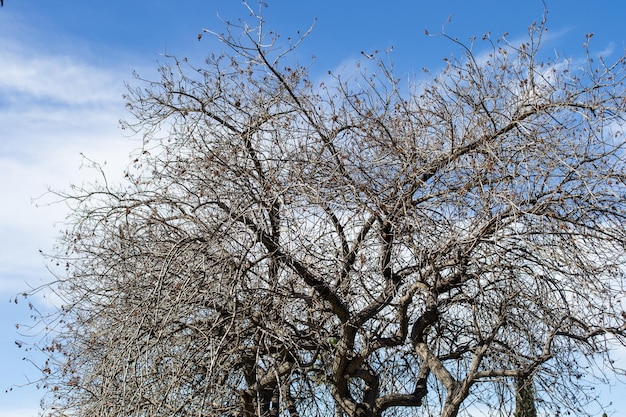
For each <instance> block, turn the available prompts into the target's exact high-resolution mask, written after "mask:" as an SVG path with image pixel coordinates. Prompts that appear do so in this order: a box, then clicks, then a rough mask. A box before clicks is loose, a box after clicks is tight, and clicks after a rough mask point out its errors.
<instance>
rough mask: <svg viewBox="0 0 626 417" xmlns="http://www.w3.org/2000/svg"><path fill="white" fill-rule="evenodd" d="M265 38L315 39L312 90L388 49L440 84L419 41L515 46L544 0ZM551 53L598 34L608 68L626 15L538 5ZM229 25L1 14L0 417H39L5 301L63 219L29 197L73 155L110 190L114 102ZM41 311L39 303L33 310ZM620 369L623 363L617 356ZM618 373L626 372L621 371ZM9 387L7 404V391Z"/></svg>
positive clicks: (158, 0)
mask: <svg viewBox="0 0 626 417" xmlns="http://www.w3.org/2000/svg"><path fill="white" fill-rule="evenodd" d="M266 2H267V3H268V5H269V7H268V8H267V9H266V11H265V12H264V14H265V17H266V19H267V21H268V23H267V25H268V27H271V28H273V29H275V30H276V31H277V32H279V33H281V34H283V36H284V37H287V36H293V35H294V34H295V33H296V31H297V30H306V29H307V28H308V27H309V26H310V25H311V23H312V22H313V20H314V19H315V18H317V22H316V26H315V29H314V31H313V33H312V34H311V36H310V37H309V38H308V39H307V41H306V42H305V43H304V44H303V45H302V48H301V49H300V50H299V52H298V57H299V59H300V60H301V62H302V63H304V64H309V63H310V62H311V57H312V56H313V55H315V57H316V59H315V62H314V64H313V65H312V66H311V72H312V73H313V77H316V76H318V77H322V76H323V74H325V73H326V72H327V71H328V70H336V69H339V68H342V67H343V66H346V65H350V64H351V63H354V62H355V60H358V59H359V57H360V51H366V52H367V51H373V50H375V49H380V50H384V49H387V48H388V47H390V46H393V47H394V52H393V59H394V61H395V63H396V68H397V71H398V75H399V76H406V75H408V74H411V73H413V72H415V73H420V72H421V69H422V67H426V68H429V69H430V70H431V71H437V70H438V69H439V68H441V66H442V58H443V57H445V56H449V55H450V54H454V53H455V54H457V55H458V54H460V51H459V50H458V49H455V47H454V45H452V44H451V43H450V42H447V41H445V40H444V39H442V38H437V37H428V36H425V34H424V30H425V29H428V30H429V32H431V33H436V32H439V31H440V30H441V27H442V25H443V24H444V23H445V22H446V20H447V19H448V17H449V16H450V15H452V16H453V17H452V21H451V22H450V23H448V24H447V25H446V29H445V30H446V32H447V33H449V34H450V35H452V36H455V37H458V38H459V39H461V40H466V39H469V37H470V36H472V35H477V36H478V37H480V36H481V35H483V34H484V33H486V32H491V33H492V34H493V35H494V37H498V36H500V35H501V34H502V33H504V32H509V33H510V36H509V37H510V38H519V37H522V36H523V35H524V34H525V32H526V28H527V27H528V25H529V24H530V23H532V22H533V21H534V20H539V19H541V17H542V12H543V4H542V2H541V1H540V0H527V1H508V2H507V1H502V0H497V1H496V0H475V1H462V0H438V1H428V2H421V1H415V0H412V1H409V0H402V1H386V2H378V1H371V0H359V1H353V0H346V1H342V0H333V1H329V0H316V1H299V0H266ZM546 3H547V6H548V10H549V13H548V27H549V28H550V33H551V34H552V36H551V37H550V40H549V43H548V45H547V47H548V48H547V51H553V50H554V51H558V52H559V54H561V56H568V57H581V56H582V53H583V51H582V49H581V44H582V43H583V41H584V40H585V34H586V33H590V32H593V33H594V34H595V36H594V38H593V42H592V47H593V49H594V51H597V52H603V53H604V55H605V56H607V58H609V59H610V58H611V57H613V58H615V57H617V56H618V55H620V54H621V53H623V51H624V48H625V46H626V29H625V28H624V19H625V18H626V2H622V1H618V0H612V1H609V0H595V1H593V2H590V1H582V0H567V1H565V0H562V1H556V0H546ZM218 15H219V16H221V17H222V18H223V19H225V20H235V19H237V18H238V17H242V16H243V17H246V16H247V12H246V9H245V8H244V7H243V6H242V5H241V3H240V1H238V0H221V1H218V0H204V1H200V0H180V1H178V2H173V1H163V0H150V1H147V0H109V1H106V2H92V1H82V2H79V1H69V0H55V1H50V0H29V1H26V0H5V6H4V7H3V8H2V9H0V192H1V195H2V196H3V197H2V200H3V204H2V205H0V245H1V247H0V301H1V302H0V358H2V359H1V361H2V365H3V366H2V371H1V372H0V388H1V391H0V417H16V416H20V417H29V416H35V415H37V410H38V403H39V397H40V396H41V395H42V392H41V391H37V390H36V389H35V388H34V387H32V386H27V387H24V388H19V387H18V386H19V385H24V384H26V383H27V382H28V380H29V379H34V378H36V376H37V372H36V371H35V370H34V368H33V367H32V366H31V365H29V364H28V363H27V362H25V361H23V360H22V357H23V356H24V354H25V353H24V352H23V351H21V350H19V349H18V348H17V346H16V344H15V341H16V340H18V341H22V340H24V341H28V338H26V337H24V336H22V335H20V334H18V332H17V330H16V327H15V324H16V323H28V321H29V314H30V312H29V310H28V307H27V305H26V304H25V303H20V304H18V305H15V304H14V303H12V302H9V300H10V299H13V298H14V296H15V294H17V293H19V292H20V291H23V290H24V289H28V287H29V285H30V286H38V285H40V284H41V283H43V282H45V281H46V280H49V279H50V274H49V272H48V271H47V269H46V268H47V265H46V262H45V261H44V260H43V259H42V258H41V257H40V255H39V253H38V251H39V249H42V250H44V251H46V250H49V249H50V248H51V246H52V244H53V241H54V236H55V235H56V234H57V233H58V231H59V223H58V222H59V221H62V220H63V217H64V215H65V213H66V211H65V210H66V209H65V207H64V206H63V205H52V206H48V205H45V204H42V203H45V202H47V201H49V198H48V199H46V198H44V199H43V200H38V201H39V203H40V204H39V205H40V207H36V205H34V204H32V203H31V200H32V199H33V198H36V197H39V196H41V195H42V194H44V193H45V192H46V189H47V187H53V188H57V189H63V188H67V187H68V185H69V184H70V183H80V182H83V181H88V180H89V178H90V176H91V174H90V172H89V170H86V169H84V168H81V165H83V161H82V160H81V157H80V154H81V153H84V154H85V155H87V156H88V157H89V158H91V159H93V160H96V161H99V162H106V167H107V172H109V174H110V176H111V177H112V178H114V179H116V178H118V179H119V178H121V171H122V169H123V168H124V167H125V165H126V163H127V161H128V154H129V153H130V152H131V150H132V149H133V148H134V147H135V146H136V143H134V142H133V141H132V140H130V139H129V138H126V137H125V136H124V135H123V132H122V131H121V130H120V129H118V123H117V121H118V120H119V119H120V118H124V117H126V113H125V110H124V102H123V99H122V94H123V93H124V82H125V81H129V82H131V84H132V82H133V80H132V71H137V72H138V73H139V74H141V75H144V76H146V77H150V76H152V75H154V72H155V67H156V62H157V61H158V60H163V59H162V55H163V54H164V53H168V54H176V55H179V56H186V57H189V58H190V59H192V60H196V62H200V60H201V59H202V57H203V56H205V55H207V54H209V53H211V52H215V51H216V48H218V45H216V44H215V43H214V42H213V41H211V40H210V38H209V37H208V36H205V38H203V40H202V41H201V42H198V40H197V35H198V33H199V32H200V31H201V30H202V29H203V28H208V29H215V30H217V31H219V30H220V29H222V25H221V23H220V21H219V19H218V17H217V16H218ZM40 303H41V305H43V306H45V305H46V303H47V301H45V300H40ZM625 356H626V355H625ZM625 366H626V363H625ZM11 387H14V388H13V390H11V391H10V392H9V393H5V390H7V389H9V388H11ZM603 392H605V397H604V398H607V399H609V400H613V401H614V404H615V410H616V414H615V415H626V400H625V399H623V397H626V385H624V384H618V385H616V386H614V387H613V388H612V389H611V391H610V392H609V390H608V388H606V389H604V391H603Z"/></svg>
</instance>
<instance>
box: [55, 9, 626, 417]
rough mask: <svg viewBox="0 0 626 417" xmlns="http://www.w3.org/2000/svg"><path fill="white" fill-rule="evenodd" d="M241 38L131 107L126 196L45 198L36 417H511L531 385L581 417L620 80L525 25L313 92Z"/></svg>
mask: <svg viewBox="0 0 626 417" xmlns="http://www.w3.org/2000/svg"><path fill="white" fill-rule="evenodd" d="M255 22H256V23H255V25H252V26H248V25H246V24H244V23H242V24H241V25H239V26H237V25H233V24H229V25H228V26H227V28H226V31H225V33H223V34H215V33H212V32H211V34H212V35H214V36H216V37H217V38H218V39H219V40H220V41H221V42H222V44H223V45H224V46H225V47H226V48H225V50H226V52H225V53H224V54H223V55H219V56H210V57H209V58H208V59H207V60H206V62H205V63H204V65H203V66H202V67H200V68H196V67H194V66H192V65H191V64H190V63H188V62H187V60H179V59H177V58H175V57H170V58H169V61H168V64H166V65H164V66H162V67H161V68H160V77H161V78H160V79H159V80H157V81H147V80H141V81H140V87H137V88H131V89H130V90H129V91H130V93H129V95H128V102H129V104H128V107H129V109H130V111H131V112H132V114H133V115H134V122H132V123H128V124H127V125H126V127H127V128H129V129H133V131H135V132H137V133H138V134H140V135H141V137H142V139H143V145H142V147H141V150H140V151H138V153H137V155H136V159H135V160H134V162H133V163H132V164H131V167H130V168H129V171H128V173H127V176H128V182H127V183H126V184H125V185H123V186H120V187H115V186H113V185H111V184H109V183H108V182H106V180H104V181H102V182H101V183H100V184H99V185H92V186H88V187H83V188H75V189H73V190H72V191H71V192H70V193H69V194H66V195H63V198H64V201H66V202H67V203H69V204H71V206H72V214H71V217H70V218H69V219H68V229H67V232H66V233H65V234H64V236H63V238H62V239H61V241H60V250H59V252H58V254H57V255H55V259H57V260H58V261H59V262H61V263H63V264H67V273H66V274H62V275H61V276H59V277H58V280H57V282H55V284H53V288H54V290H55V291H56V292H57V294H59V296H60V297H61V298H62V299H63V300H64V303H65V304H64V306H63V308H62V309H61V310H60V312H59V313H58V315H57V317H56V319H57V320H58V321H57V322H56V323H57V324H56V327H54V330H52V331H51V338H50V340H49V344H47V345H46V346H45V347H44V348H45V349H47V350H48V351H49V352H50V360H49V362H48V363H47V365H46V367H45V373H46V374H49V375H48V376H47V378H46V386H47V388H48V390H49V391H50V395H49V397H48V402H47V404H48V411H49V414H50V415H75V416H128V415H133V416H165V415H168V416H170V415H176V416H224V417H225V416H279V415H280V416H291V417H294V416H320V415H333V414H334V415H337V416H382V415H385V416H391V415H407V414H406V413H407V407H408V408H411V410H413V411H414V412H415V413H416V415H434V414H439V415H441V416H445V417H450V416H456V415H459V414H463V413H469V411H468V409H467V407H469V406H470V405H473V406H474V407H478V406H480V407H487V408H486V409H487V410H488V409H490V408H491V409H493V408H496V409H501V410H509V412H510V413H511V414H512V413H513V409H514V402H515V396H516V382H519V381H524V380H525V378H527V377H528V376H529V375H532V381H534V387H533V392H534V395H535V396H536V398H537V399H538V402H537V408H538V409H539V410H544V411H546V410H548V411H550V410H552V411H557V410H560V409H562V410H570V409H572V410H578V411H577V414H578V415H581V413H583V412H584V410H585V407H586V405H588V403H589V401H590V400H591V399H593V391H589V389H591V385H592V382H593V381H591V380H590V379H589V378H591V377H592V376H593V375H598V373H597V372H599V370H598V369H596V368H593V365H594V364H596V363H597V364H601V365H603V366H609V369H611V372H612V371H617V370H614V369H612V368H610V364H611V361H610V355H609V354H610V353H611V347H612V346H616V345H620V344H621V345H622V346H623V345H624V344H625V339H624V336H625V335H626V334H625V331H626V321H625V319H624V316H625V313H624V312H623V308H622V306H621V305H620V304H619V301H620V298H621V297H623V296H624V283H625V280H624V269H623V266H624V262H625V260H626V259H625V255H624V253H625V246H626V245H625V244H626V227H625V226H626V222H625V215H626V213H625V211H624V207H625V204H624V201H625V200H624V198H625V192H626V183H625V177H624V172H626V171H625V168H626V167H625V166H624V146H625V143H624V136H623V134H622V132H621V128H622V126H623V122H624V120H623V116H624V105H625V100H626V95H625V94H624V93H625V91H624V58H620V59H619V60H618V61H617V62H615V63H611V64H609V63H607V62H605V61H604V60H602V59H596V60H595V61H594V60H592V59H591V56H590V55H589V54H588V52H587V55H586V58H585V59H583V60H569V61H567V60H562V59H557V60H556V61H551V60H549V59H543V58H544V57H543V55H542V54H541V51H542V50H541V46H542V43H543V40H542V36H543V35H544V31H545V28H544V26H543V25H542V24H540V25H533V26H532V27H531V28H530V30H529V38H528V40H527V41H525V42H523V43H521V44H514V43H510V42H508V41H506V40H505V39H501V40H498V41H492V40H491V39H490V38H489V37H487V36H486V37H485V38H484V39H483V42H482V43H480V42H479V44H480V49H481V53H480V54H475V53H474V52H473V48H476V47H477V46H476V45H473V44H470V45H467V46H465V45H463V44H460V43H455V42H456V41H455V40H454V39H450V41H451V42H452V44H455V45H457V46H458V47H459V48H461V49H462V50H463V51H464V54H463V56H462V57H460V58H458V59H456V58H450V59H448V60H447V67H446V68H445V69H444V70H442V71H441V72H440V73H439V74H437V75H436V77H434V78H432V79H430V80H429V81H426V82H420V83H415V84H413V85H412V87H411V88H410V90H409V91H407V90H406V89H404V88H403V87H402V85H403V84H401V82H400V81H399V80H398V79H397V78H396V77H395V75H394V74H393V70H392V68H391V64H390V63H389V60H388V59H386V58H384V59H380V60H379V59H378V58H376V56H369V55H367V56H365V57H364V62H363V63H362V66H361V72H360V73H359V74H358V75H355V74H352V75H350V76H346V75H345V74H329V76H328V77H327V78H326V79H325V81H324V82H323V83H321V84H318V83H314V82H312V81H311V80H310V79H309V77H308V74H307V69H306V67H303V66H300V65H297V64H295V63H294V62H295V61H296V60H295V58H294V53H293V51H294V49H295V48H297V46H298V44H299V43H300V41H301V40H302V39H304V38H305V37H306V34H305V35H304V36H302V38H300V39H298V40H296V41H294V43H292V44H288V45H285V46H284V47H283V48H282V49H281V48H280V47H279V44H278V42H277V38H276V37H274V36H273V35H272V33H271V32H266V31H265V30H264V29H263V21H262V19H261V18H260V17H256V20H255ZM257 23H258V25H257ZM587 43H588V42H587ZM584 50H585V51H588V49H587V48H585V49H584ZM50 326H52V324H50ZM51 328H52V327H51ZM590 366H591V367H590ZM594 369H595V372H596V373H595V374H594V373H593V372H592V371H593V370H594ZM526 381H528V379H526ZM413 411H411V412H413Z"/></svg>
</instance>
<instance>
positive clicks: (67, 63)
mask: <svg viewBox="0 0 626 417" xmlns="http://www.w3.org/2000/svg"><path fill="white" fill-rule="evenodd" d="M10 35H11V34H9V36H6V37H5V38H3V39H2V41H0V62H2V63H3V69H2V77H0V166H1V167H2V169H0V193H1V194H2V200H3V202H4V203H3V204H2V205H0V290H2V291H3V292H4V291H9V290H15V291H19V290H20V289H24V281H25V280H28V278H29V277H30V278H33V277H35V279H36V280H37V281H39V280H40V279H41V277H43V276H46V274H47V271H46V270H45V268H44V262H43V260H42V258H41V257H40V256H39V254H38V249H44V250H47V249H49V248H50V246H51V245H52V242H53V239H54V237H55V236H56V233H57V231H56V230H54V228H53V224H54V223H55V222H57V221H62V220H63V218H64V214H65V210H66V208H65V207H64V206H63V205H54V206H47V207H42V208H36V207H35V205H33V204H32V200H33V199H34V198H37V197H40V196H41V195H42V194H44V193H45V192H46V190H47V188H49V187H51V188H54V189H67V188H68V186H69V184H70V183H81V182H83V181H84V180H85V179H86V178H90V177H93V173H91V172H89V170H85V169H82V170H81V169H79V167H80V165H81V162H82V161H81V156H80V154H81V153H83V154H85V155H87V156H88V157H89V158H91V159H93V160H95V161H98V162H105V161H106V162H107V167H108V170H107V172H108V173H109V174H110V175H112V176H113V177H114V178H115V177H118V178H121V172H122V170H123V168H124V167H125V166H126V164H127V163H128V160H129V157H128V154H129V152H130V151H131V149H132V148H134V147H136V144H133V142H132V141H130V140H129V139H128V138H125V137H123V135H122V132H121V130H120V129H119V128H118V124H117V122H118V120H119V119H120V118H122V117H125V116H126V113H125V109H124V103H123V99H122V94H123V92H124V90H125V88H124V80H125V79H128V78H130V76H131V74H130V73H128V72H126V70H122V69H121V68H122V66H121V65H117V66H111V67H108V68H107V67H101V66H98V65H95V64H92V63H89V62H86V61H84V60H83V59H82V58H80V57H78V56H73V55H71V54H68V53H67V49H70V48H68V47H67V45H65V46H64V48H65V50H64V51H62V52H59V53H58V54H57V53H55V52H54V51H51V50H42V49H40V48H39V47H37V46H36V45H34V44H29V43H25V41H18V40H17V39H21V38H20V37H19V33H17V34H13V36H10ZM116 174H119V175H116ZM43 201H46V199H44V200H43Z"/></svg>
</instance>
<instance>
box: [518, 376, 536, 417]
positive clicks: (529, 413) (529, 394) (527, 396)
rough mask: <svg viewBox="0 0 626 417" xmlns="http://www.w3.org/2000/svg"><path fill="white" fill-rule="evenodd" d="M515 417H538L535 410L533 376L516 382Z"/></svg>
mask: <svg viewBox="0 0 626 417" xmlns="http://www.w3.org/2000/svg"><path fill="white" fill-rule="evenodd" d="M515 390H516V393H515V414H514V417H537V409H536V408H535V388H534V386H533V378H532V376H522V377H519V378H516V380H515Z"/></svg>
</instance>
